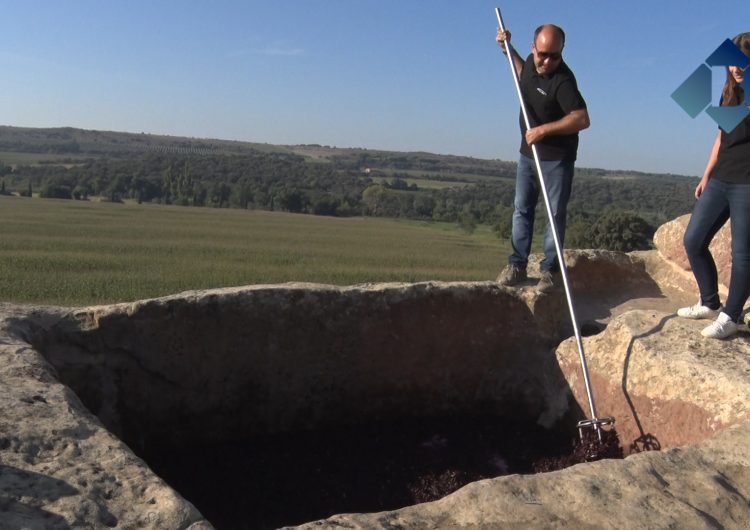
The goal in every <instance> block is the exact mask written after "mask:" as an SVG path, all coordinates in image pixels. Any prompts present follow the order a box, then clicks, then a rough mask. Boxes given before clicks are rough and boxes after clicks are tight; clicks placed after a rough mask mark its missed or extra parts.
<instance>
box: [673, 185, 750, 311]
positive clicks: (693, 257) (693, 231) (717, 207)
mask: <svg viewBox="0 0 750 530" xmlns="http://www.w3.org/2000/svg"><path fill="white" fill-rule="evenodd" d="M730 218H731V219H732V224H731V227H732V228H731V230H732V273H731V275H730V278H729V296H728V297H727V302H726V304H725V306H724V312H725V313H726V314H727V315H729V316H730V317H731V318H732V320H734V321H735V322H737V321H738V320H739V318H740V315H741V314H742V309H743V307H744V305H745V302H747V299H748V296H750V184H733V183H728V182H722V181H720V180H715V179H711V180H709V181H708V185H707V186H706V188H705V189H704V190H703V193H702V194H701V196H700V198H699V199H698V202H697V203H695V207H694V208H693V215H692V216H691V217H690V223H689V224H688V227H687V230H685V237H684V239H683V242H684V244H685V251H686V253H687V257H688V260H689V261H690V267H691V268H692V269H693V274H694V275H695V281H696V282H697V283H698V290H699V291H700V296H701V303H702V304H704V305H707V306H709V307H716V306H718V305H719V304H720V301H719V279H718V278H719V277H718V274H717V272H716V263H715V262H714V258H713V256H712V255H711V252H710V251H709V250H708V245H709V244H710V243H711V240H712V239H713V237H714V235H716V232H718V231H719V229H720V228H721V227H722V226H723V225H724V223H726V222H727V219H730Z"/></svg>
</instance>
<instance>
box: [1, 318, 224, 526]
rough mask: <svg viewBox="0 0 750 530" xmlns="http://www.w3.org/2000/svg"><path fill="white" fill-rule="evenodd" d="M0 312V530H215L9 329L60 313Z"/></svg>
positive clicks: (44, 361)
mask: <svg viewBox="0 0 750 530" xmlns="http://www.w3.org/2000/svg"><path fill="white" fill-rule="evenodd" d="M1 311H2V316H3V317H4V318H2V319H0V528H3V529H39V530H42V529H44V530H52V529H69V528H96V529H99V528H102V529H103V528H148V529H154V530H156V529H164V528H174V529H190V530H205V529H210V528H212V526H211V525H210V524H209V523H208V522H207V521H205V520H204V519H203V517H202V516H201V515H200V513H199V512H198V511H197V510H196V509H195V507H193V505H192V504H190V503H189V502H187V501H186V500H185V499H183V498H182V497H181V496H180V495H179V494H178V493H177V492H175V491H174V490H173V489H172V488H170V487H169V486H168V485H167V484H166V483H164V481H162V480H161V479H159V478H158V477H156V476H155V475H154V474H153V473H152V472H151V471H150V469H149V468H148V467H147V466H146V464H145V463H144V462H143V461H142V460H141V459H139V458H137V457H136V456H135V455H134V454H133V453H132V452H131V451H130V450H129V449H128V447H127V446H126V445H125V444H123V443H122V442H121V441H120V440H118V439H117V438H116V437H115V436H113V435H112V434H111V433H110V432H109V431H107V429H105V428H104V427H103V426H102V424H101V423H100V422H99V420H98V419H97V418H96V417H95V416H93V415H92V414H91V413H90V412H89V411H88V410H87V409H86V407H84V406H83V404H82V403H81V401H80V400H79V399H78V397H77V396H76V395H75V394H74V393H73V392H72V391H71V389H70V388H68V387H66V386H64V385H62V384H61V383H60V382H59V381H58V377H57V375H58V374H57V373H56V372H55V370H54V368H52V366H50V364H49V363H48V362H47V361H46V360H45V359H44V358H43V357H42V356H41V355H40V354H39V352H37V351H36V350H34V349H33V348H32V347H30V345H29V344H28V343H27V342H25V341H23V340H22V339H20V338H19V337H17V336H16V335H15V333H14V332H13V331H12V330H11V329H10V328H12V327H13V322H14V321H16V320H17V319H25V318H29V317H32V318H36V319H38V320H39V321H47V320H49V319H52V320H54V319H55V318H57V316H58V311H57V310H54V309H50V308H47V309H37V310H34V309H31V308H12V307H8V306H4V307H2V309H1Z"/></svg>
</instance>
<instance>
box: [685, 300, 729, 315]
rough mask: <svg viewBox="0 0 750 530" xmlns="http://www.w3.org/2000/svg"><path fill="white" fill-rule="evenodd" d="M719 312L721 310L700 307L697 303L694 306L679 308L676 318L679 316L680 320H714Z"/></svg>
mask: <svg viewBox="0 0 750 530" xmlns="http://www.w3.org/2000/svg"><path fill="white" fill-rule="evenodd" d="M720 311H721V308H719V309H711V308H710V307H706V306H704V305H701V303H700V301H698V303H697V304H695V305H691V306H689V307H681V308H679V309H678V310H677V316H680V317H682V318H692V319H694V320H699V319H703V318H706V319H712V318H716V317H717V316H719V312H720Z"/></svg>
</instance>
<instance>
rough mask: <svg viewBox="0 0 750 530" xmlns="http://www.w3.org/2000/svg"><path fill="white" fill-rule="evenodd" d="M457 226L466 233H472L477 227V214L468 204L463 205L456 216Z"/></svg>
mask: <svg viewBox="0 0 750 530" xmlns="http://www.w3.org/2000/svg"><path fill="white" fill-rule="evenodd" d="M458 226H460V227H461V230H463V231H464V232H466V233H467V234H473V233H474V230H476V229H477V216H476V214H475V213H474V212H473V211H472V209H471V208H470V207H469V205H468V204H466V205H464V207H463V209H462V210H461V213H460V214H459V216H458Z"/></svg>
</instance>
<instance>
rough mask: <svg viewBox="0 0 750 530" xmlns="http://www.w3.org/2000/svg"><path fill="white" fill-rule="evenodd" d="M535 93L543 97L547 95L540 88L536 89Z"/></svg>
mask: <svg viewBox="0 0 750 530" xmlns="http://www.w3.org/2000/svg"><path fill="white" fill-rule="evenodd" d="M536 91H537V92H539V93H540V94H541V95H543V96H546V95H547V93H546V92H545V91H544V90H542V89H541V88H539V87H536Z"/></svg>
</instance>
